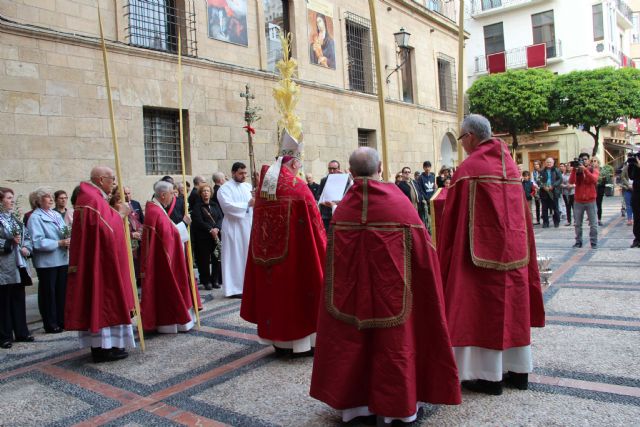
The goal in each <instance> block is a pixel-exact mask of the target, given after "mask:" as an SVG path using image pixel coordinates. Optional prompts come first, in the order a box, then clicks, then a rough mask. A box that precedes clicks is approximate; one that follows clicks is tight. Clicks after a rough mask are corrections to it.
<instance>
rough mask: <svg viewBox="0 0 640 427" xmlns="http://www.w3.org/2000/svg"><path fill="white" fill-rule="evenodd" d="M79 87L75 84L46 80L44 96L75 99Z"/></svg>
mask: <svg viewBox="0 0 640 427" xmlns="http://www.w3.org/2000/svg"><path fill="white" fill-rule="evenodd" d="M79 86H80V85H78V84H77V83H71V82H60V81H54V80H47V81H46V83H45V94H47V95H54V96H65V97H73V98H77V97H78V88H79Z"/></svg>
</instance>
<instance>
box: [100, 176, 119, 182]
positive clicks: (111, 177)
mask: <svg viewBox="0 0 640 427" xmlns="http://www.w3.org/2000/svg"><path fill="white" fill-rule="evenodd" d="M100 178H107V179H110V180H111V181H115V180H116V177H115V176H107V175H103V176H101V177H100Z"/></svg>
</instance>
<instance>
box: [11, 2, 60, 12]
mask: <svg viewBox="0 0 640 427" xmlns="http://www.w3.org/2000/svg"><path fill="white" fill-rule="evenodd" d="M22 2H23V3H24V4H25V5H27V6H33V7H39V8H41V9H46V10H50V11H54V10H56V0H22ZM65 3H66V2H65Z"/></svg>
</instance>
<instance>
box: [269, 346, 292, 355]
mask: <svg viewBox="0 0 640 427" xmlns="http://www.w3.org/2000/svg"><path fill="white" fill-rule="evenodd" d="M273 349H274V350H275V351H276V357H287V356H289V357H290V356H291V354H292V353H293V350H291V349H290V348H281V347H276V346H275V345H274V346H273Z"/></svg>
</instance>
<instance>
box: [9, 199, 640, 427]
mask: <svg viewBox="0 0 640 427" xmlns="http://www.w3.org/2000/svg"><path fill="white" fill-rule="evenodd" d="M603 220H604V226H602V227H600V228H599V237H600V240H599V248H598V249H597V250H591V249H588V248H583V249H578V250H575V249H572V248H571V246H572V245H573V227H565V226H564V221H563V225H561V227H560V228H559V229H554V228H550V229H540V228H538V227H536V239H537V242H538V251H539V254H540V255H545V256H551V257H553V264H552V267H553V270H554V274H553V276H552V277H551V286H550V287H549V288H548V289H546V291H545V301H546V310H547V321H548V322H547V327H546V328H544V329H536V330H534V333H533V343H532V346H533V352H534V353H533V354H534V363H535V371H534V374H533V375H531V376H530V381H531V384H530V389H529V390H528V391H514V390H511V389H505V393H504V394H503V395H502V396H498V397H490V396H484V395H478V394H473V393H469V392H463V400H464V401H463V403H462V405H459V406H433V407H432V406H428V407H426V411H425V415H424V416H423V417H422V418H421V419H419V420H418V422H416V423H415V425H474V426H475V425H541V426H542V425H545V426H546V425H608V426H609V425H620V426H622V425H625V426H630V425H639V424H640V357H638V356H639V354H640V333H639V332H640V292H639V291H640V280H639V277H640V276H639V274H638V266H639V265H640V250H638V249H629V245H630V243H631V240H632V239H631V227H629V226H627V225H626V221H625V220H624V218H621V216H620V199H619V198H607V200H606V201H605V213H604V216H603ZM585 234H586V235H588V233H586V230H585ZM587 246H588V245H587ZM203 295H204V296H205V297H209V298H210V295H212V294H211V293H210V292H206V291H203ZM213 295H214V297H215V298H214V299H211V300H209V301H207V302H206V304H205V311H204V312H203V313H202V326H201V328H200V330H199V331H195V332H190V333H187V334H179V335H169V336H165V335H155V336H151V335H149V336H148V337H147V350H146V352H145V353H142V352H141V351H140V350H133V351H131V355H130V357H129V358H128V359H126V360H124V361H120V362H115V363H103V364H92V363H90V360H89V356H88V352H87V350H84V349H80V348H79V346H78V343H77V341H76V339H75V335H74V333H71V332H68V333H63V334H59V335H45V334H44V333H43V331H42V329H41V325H40V324H33V325H32V330H33V332H34V333H35V336H36V341H35V342H34V343H28V344H25V343H16V344H15V345H14V347H13V348H12V349H10V350H2V351H1V352H0V402H1V403H0V407H1V408H2V409H1V410H0V414H1V415H0V425H2V426H45V425H50V426H58V425H73V424H77V425H86V426H94V425H108V426H125V425H126V426H136V425H144V426H156V425H157V426H160V425H162V426H165V425H166V426H173V425H194V426H195V425H198V426H219V425H235V426H275V425H282V426H332V425H338V424H339V418H338V416H337V414H336V412H334V411H333V410H332V409H330V408H328V407H327V406H326V405H324V404H322V403H320V402H317V401H315V400H313V399H311V398H310V397H309V395H308V391H309V381H310V374H311V365H312V360H311V359H293V360H282V359H276V358H275V357H274V355H273V349H272V348H271V347H264V346H261V345H259V344H258V343H257V341H256V337H255V328H254V327H253V325H251V324H248V323H246V322H244V321H243V320H242V319H240V317H239V315H238V311H239V305H240V301H239V300H234V299H225V298H223V296H222V295H221V293H220V291H214V292H213Z"/></svg>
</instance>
